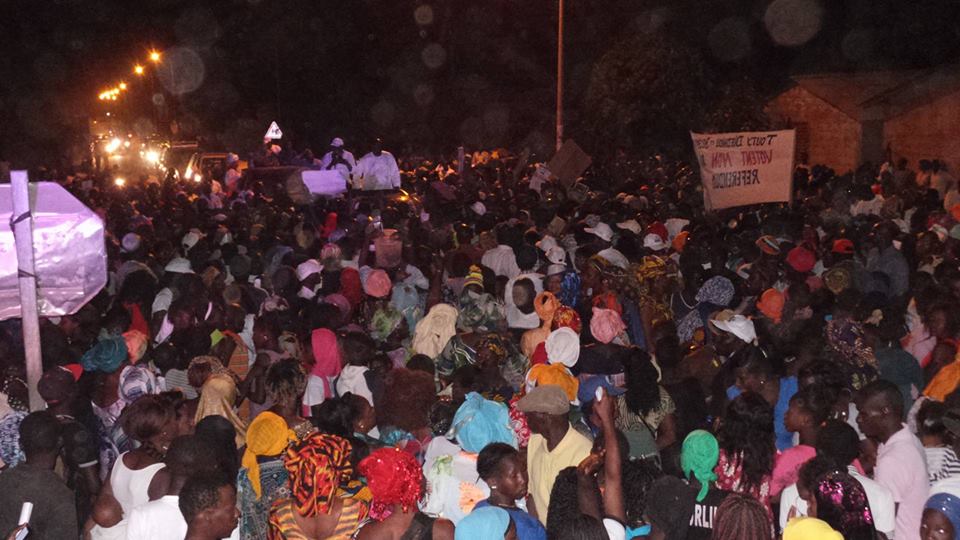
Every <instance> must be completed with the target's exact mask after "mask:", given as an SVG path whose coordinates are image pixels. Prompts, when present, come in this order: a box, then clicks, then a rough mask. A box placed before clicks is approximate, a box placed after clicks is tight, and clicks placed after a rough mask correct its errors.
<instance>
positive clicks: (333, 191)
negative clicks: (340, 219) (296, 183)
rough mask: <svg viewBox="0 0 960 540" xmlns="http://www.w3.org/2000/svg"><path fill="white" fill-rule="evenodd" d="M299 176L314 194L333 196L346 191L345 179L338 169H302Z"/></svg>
mask: <svg viewBox="0 0 960 540" xmlns="http://www.w3.org/2000/svg"><path fill="white" fill-rule="evenodd" d="M300 176H301V177H302V178H303V183H304V184H306V186H307V189H308V190H310V193H312V194H314V195H320V196H322V197H335V196H337V195H339V194H341V193H345V192H346V191H347V179H346V178H344V176H343V174H342V173H341V172H340V171H339V170H331V171H303V172H302V173H301V174H300Z"/></svg>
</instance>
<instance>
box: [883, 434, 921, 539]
mask: <svg viewBox="0 0 960 540" xmlns="http://www.w3.org/2000/svg"><path fill="white" fill-rule="evenodd" d="M874 480H876V481H877V482H878V483H879V484H880V485H882V486H883V487H885V488H887V489H889V490H890V493H892V494H893V502H894V503H897V504H899V505H900V506H899V507H898V509H897V527H896V530H895V531H894V537H895V538H896V539H897V540H920V521H921V518H922V516H923V505H924V503H925V502H926V500H927V495H928V494H929V491H930V485H929V484H928V483H927V462H926V457H925V456H924V452H923V446H922V445H921V444H920V439H918V438H917V437H916V436H914V434H913V433H911V432H910V430H909V429H908V428H907V426H906V425H904V426H903V428H902V429H901V430H900V431H898V432H896V433H894V434H893V435H892V436H891V437H890V438H889V439H887V442H885V443H883V444H881V445H880V447H879V448H878V449H877V467H876V469H875V470H874Z"/></svg>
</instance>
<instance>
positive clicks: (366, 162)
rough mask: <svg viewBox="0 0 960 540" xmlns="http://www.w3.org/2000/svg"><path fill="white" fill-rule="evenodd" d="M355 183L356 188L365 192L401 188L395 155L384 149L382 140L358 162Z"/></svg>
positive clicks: (354, 177)
mask: <svg viewBox="0 0 960 540" xmlns="http://www.w3.org/2000/svg"><path fill="white" fill-rule="evenodd" d="M353 182H354V185H353V187H354V188H357V189H362V190H364V191H375V190H383V189H399V188H400V167H398V166H397V160H396V158H394V157H393V154H391V153H390V152H387V151H386V150H384V149H383V141H382V140H380V139H377V140H375V141H374V143H373V149H372V150H371V151H370V153H368V154H367V155H365V156H363V157H362V158H360V161H359V162H357V167H356V169H354V171H353Z"/></svg>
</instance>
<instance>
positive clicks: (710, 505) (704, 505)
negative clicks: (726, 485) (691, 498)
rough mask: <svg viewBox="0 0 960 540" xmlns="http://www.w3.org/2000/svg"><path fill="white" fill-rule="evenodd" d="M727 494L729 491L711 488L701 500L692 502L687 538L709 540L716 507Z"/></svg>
mask: <svg viewBox="0 0 960 540" xmlns="http://www.w3.org/2000/svg"><path fill="white" fill-rule="evenodd" d="M729 494H730V492H729V491H724V490H720V489H716V488H713V489H711V490H710V491H708V492H707V496H706V497H704V499H703V500H702V501H700V502H694V504H693V513H692V514H690V528H689V529H687V540H710V535H712V534H713V523H714V518H715V517H716V515H717V508H718V507H719V506H720V503H722V502H723V500H724V499H726V498H727V495H729Z"/></svg>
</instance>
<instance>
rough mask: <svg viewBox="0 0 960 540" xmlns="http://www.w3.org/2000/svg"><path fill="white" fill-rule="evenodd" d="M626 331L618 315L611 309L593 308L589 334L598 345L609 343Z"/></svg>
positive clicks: (625, 326)
mask: <svg viewBox="0 0 960 540" xmlns="http://www.w3.org/2000/svg"><path fill="white" fill-rule="evenodd" d="M626 329H627V325H625V324H623V320H622V319H621V318H620V315H619V314H618V313H617V312H616V311H614V310H612V309H603V308H597V307H595V308H593V318H592V319H590V333H591V334H593V337H594V338H595V339H596V340H597V341H599V342H600V343H610V342H611V341H613V338H615V337H617V336H618V335H620V333H621V332H623V331H624V330H626Z"/></svg>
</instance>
